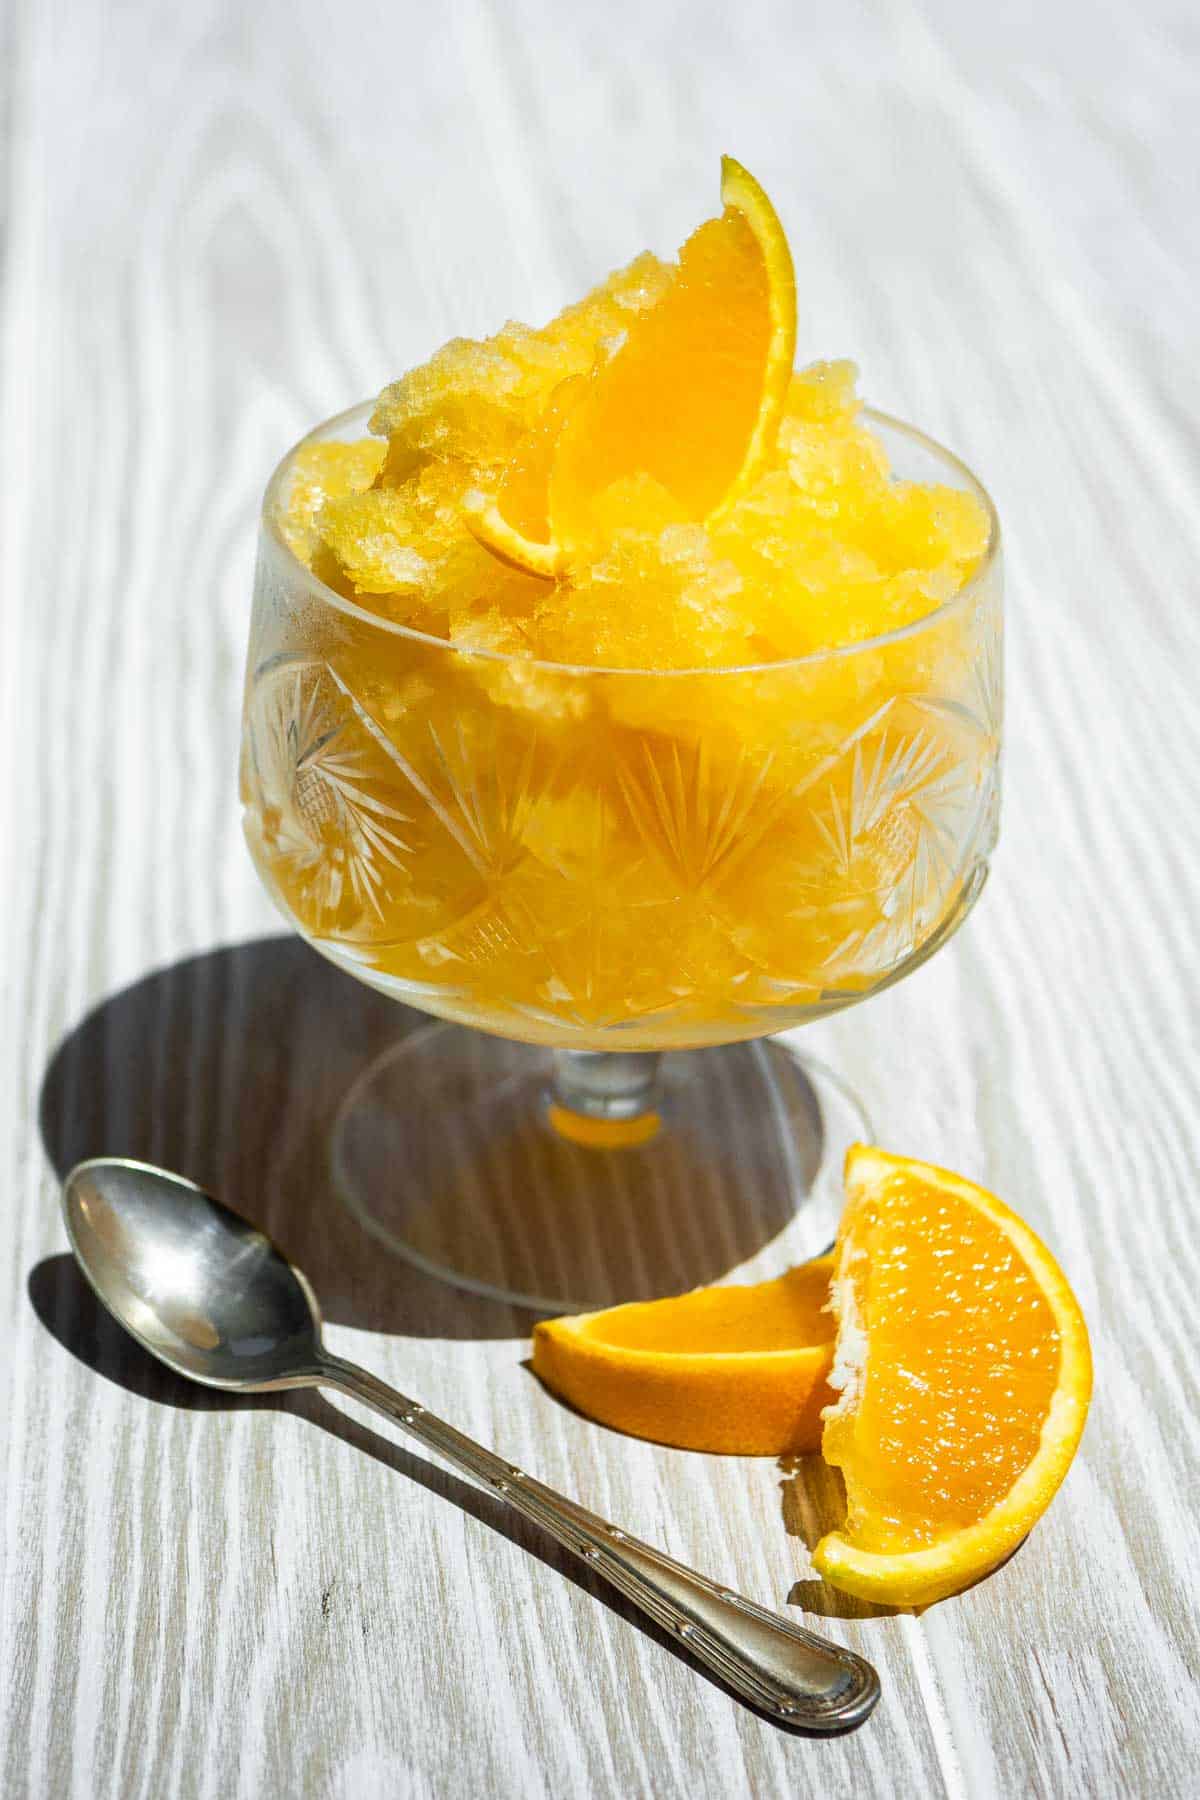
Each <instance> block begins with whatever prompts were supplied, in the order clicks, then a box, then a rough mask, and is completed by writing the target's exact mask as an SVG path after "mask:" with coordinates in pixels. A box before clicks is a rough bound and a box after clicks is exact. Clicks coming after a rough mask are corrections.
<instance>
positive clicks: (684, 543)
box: [289, 158, 989, 669]
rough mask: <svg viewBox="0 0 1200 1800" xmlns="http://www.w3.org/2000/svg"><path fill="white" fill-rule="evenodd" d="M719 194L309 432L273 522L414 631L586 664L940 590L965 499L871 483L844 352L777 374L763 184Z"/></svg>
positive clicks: (829, 643)
mask: <svg viewBox="0 0 1200 1800" xmlns="http://www.w3.org/2000/svg"><path fill="white" fill-rule="evenodd" d="M722 193H723V197H724V198H725V201H726V205H725V210H724V212H723V213H722V214H721V215H720V216H719V217H718V218H716V219H712V220H710V221H708V222H707V223H706V224H704V225H702V226H700V228H699V229H698V230H697V231H696V232H695V233H694V234H693V235H692V237H691V238H690V239H689V240H688V242H687V243H686V244H685V245H684V247H683V249H682V251H681V252H680V257H679V261H678V263H677V264H675V265H669V264H665V263H662V262H660V261H659V260H658V259H657V258H655V257H653V256H650V255H644V256H641V257H639V258H638V259H637V260H636V261H635V262H633V263H631V264H630V265H629V267H628V268H627V269H624V270H622V271H620V272H619V273H617V274H616V275H613V276H611V277H610V278H609V280H608V281H606V282H604V283H602V284H601V286H600V287H598V288H597V289H596V290H595V292H594V293H592V294H590V295H589V296H588V297H587V299H585V300H583V301H581V302H580V303H579V304H577V305H575V306H571V307H568V308H567V309H566V311H565V312H562V313H560V314H559V316H558V317H557V318H556V319H554V320H552V321H551V323H550V324H549V325H547V326H545V327H544V328H543V329H541V330H540V331H535V330H532V329H530V328H529V327H528V326H525V325H518V324H509V325H506V326H505V327H504V329H503V330H502V331H500V332H498V333H497V334H496V336H495V337H493V338H489V339H487V340H485V341H483V342H473V341H470V340H467V339H455V340H453V341H452V342H451V343H449V344H447V345H446V346H445V347H444V348H443V349H442V350H439V351H438V352H437V354H436V355H435V356H434V357H432V358H431V360H430V361H429V362H428V363H426V364H424V365H423V366H422V367H420V368H417V369H414V370H411V371H410V372H409V373H408V374H407V375H405V376H403V377H402V378H401V379H400V380H399V381H397V382H395V383H394V384H393V385H392V386H391V387H389V388H387V389H385V391H384V393H383V394H382V395H381V397H380V399H379V402H378V404H377V406H376V408H375V412H374V415H373V417H372V420H371V428H372V430H373V431H374V432H376V433H377V434H379V435H380V436H381V437H383V438H386V440H387V444H386V451H382V450H380V451H376V452H375V453H374V455H373V456H372V454H371V453H370V452H368V451H367V450H365V449H364V448H363V447H362V446H359V445H344V444H338V443H317V444H311V445H309V446H308V448H307V449H306V451H305V453H304V461H303V464H302V466H300V467H298V469H297V472H296V476H295V478H294V484H293V489H292V493H291V497H290V506H289V532H290V541H291V542H292V545H293V548H295V549H296V551H297V553H298V554H299V555H301V556H303V557H304V558H305V560H307V561H309V562H310V563H312V565H313V567H314V568H315V569H316V570H317V572H318V573H319V574H320V575H321V576H322V577H323V578H324V579H325V580H326V581H328V582H330V583H331V585H333V586H335V587H337V588H338V589H339V590H340V591H341V592H343V593H344V594H346V595H348V596H352V597H354V598H356V599H358V600H361V601H362V603H363V604H364V605H366V606H368V607H369V608H371V609H372V610H374V611H378V612H380V613H382V614H385V615H386V616H387V617H389V618H392V619H395V620H397V621H398V622H401V623H403V624H407V625H411V626H414V627H416V628H418V629H420V630H422V631H427V632H431V633H432V634H434V635H437V636H442V637H446V638H448V639H450V640H451V641H452V642H456V643H462V644H469V645H471V646H473V647H475V648H492V649H497V650H502V651H512V652H517V653H521V654H526V655H532V656H537V657H541V658H544V659H546V660H548V661H558V662H571V663H583V664H591V665H599V666H607V667H626V668H629V667H639V668H651V669H659V668H661V669H671V668H686V667H697V668H700V667H718V666H721V665H727V664H731V663H732V664H738V663H748V662H768V661H773V660H777V659H782V658H788V657H795V656H802V655H806V654H808V653H810V652H813V651H818V650H823V649H827V648H830V647H833V646H838V645H843V644H852V643H856V642H860V641H861V640H863V639H865V638H868V637H872V636H875V635H878V634H881V633H883V632H886V631H889V630H891V629H892V628H894V627H896V626H899V625H904V624H907V623H908V622H910V621H911V620H914V619H917V618H919V617H921V616H922V614H924V613H927V612H929V611H931V610H932V609H934V608H935V607H937V606H939V605H940V604H941V603H942V602H943V601H945V600H947V599H948V598H950V597H951V596H952V595H953V594H954V593H955V592H956V591H957V590H958V589H959V588H960V587H961V586H962V584H963V582H964V581H965V580H966V579H967V578H968V577H969V576H970V574H971V572H972V570H973V569H974V568H975V566H976V565H977V563H978V562H979V560H980V558H981V556H982V555H983V552H984V550H985V548H986V545H987V541H988V530H989V526H988V520H987V517H986V515H985V513H984V510H983V508H982V506H981V505H980V504H979V502H978V500H977V499H976V498H975V497H974V495H972V494H970V493H968V492H966V491H964V490H961V489H956V488H950V487H946V486H940V485H921V484H915V483H912V482H899V481H895V480H893V479H892V477H891V476H890V474H889V470H888V463H887V457H886V454H885V452H884V449H883V446H882V444H881V443H880V441H879V438H878V437H877V436H876V435H875V433H874V432H873V431H872V430H871V427H870V425H869V423H867V422H866V421H865V420H864V419H863V417H862V414H861V410H860V404H859V400H858V396H857V393H856V389H855V372H854V369H853V366H852V365H851V364H849V363H846V362H835V363H817V364H814V365H813V366H812V367H810V368H808V369H805V370H803V371H802V372H800V373H799V374H796V375H791V362H792V350H793V345H794V341H795V294H794V287H793V283H792V270H791V259H790V256H789V254H788V250H787V242H786V239H785V237H784V235H783V231H782V228H781V227H780V226H779V222H778V219H777V218H776V217H775V214H774V211H773V209H772V208H771V205H770V202H769V201H768V200H767V198H766V196H765V195H764V194H763V193H762V190H761V189H760V188H759V187H758V184H757V183H756V182H754V181H753V179H752V177H750V176H749V175H747V174H746V172H745V171H744V170H742V169H741V168H740V167H739V165H737V164H736V163H733V162H732V160H731V159H728V158H727V159H726V164H725V179H724V182H723V187H722Z"/></svg>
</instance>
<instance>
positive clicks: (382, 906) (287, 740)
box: [243, 658, 412, 939]
mask: <svg viewBox="0 0 1200 1800" xmlns="http://www.w3.org/2000/svg"><path fill="white" fill-rule="evenodd" d="M243 786H244V793H245V799H246V805H247V830H248V832H249V833H250V834H251V835H252V838H254V839H256V840H257V841H258V843H259V844H260V845H261V848H262V852H263V857H264V860H265V861H266V862H267V863H268V866H269V867H270V868H271V869H272V871H273V873H274V876H275V880H276V882H277V884H278V887H279V889H280V891H281V897H282V898H283V899H284V901H285V903H286V904H287V906H288V907H289V908H290V909H291V910H293V911H294V912H295V913H296V914H297V916H298V917H299V919H300V920H301V921H302V922H303V924H304V925H305V927H306V929H307V930H309V931H311V932H312V933H314V934H315V935H317V936H325V935H327V934H334V935H338V936H342V937H346V938H349V939H356V938H363V937H366V938H370V937H374V936H386V935H387V934H388V932H389V930H390V926H389V909H390V906H391V903H392V900H393V896H394V891H395V889H396V887H397V885H401V884H403V881H404V879H405V869H406V859H407V858H408V856H409V854H410V852H411V849H412V843H411V840H410V836H409V828H410V825H411V822H412V821H411V813H410V812H409V811H407V810H406V809H405V808H404V807H403V806H402V805H401V804H400V800H401V798H402V796H401V794H400V792H399V790H398V788H397V784H396V783H395V782H394V781H393V780H391V779H390V772H389V770H388V768H387V765H386V761H385V760H384V759H382V758H381V757H380V755H379V752H378V748H377V746H376V745H375V744H374V743H373V742H372V741H371V739H370V738H369V737H368V736H367V735H366V734H364V732H363V731H362V729H361V727H360V726H359V724H358V721H357V720H356V719H355V717H354V714H353V712H352V710H351V709H350V708H349V707H348V706H347V705H346V704H345V700H344V697H343V696H342V695H341V694H340V693H339V691H338V688H337V684H336V682H335V681H334V679H333V677H332V675H331V673H330V671H329V669H328V668H327V667H326V666H325V665H324V664H323V663H317V662H310V661H307V660H299V659H291V658H286V659H283V660H281V661H280V662H278V663H276V664H275V665H274V666H273V667H271V668H269V669H267V670H265V671H264V672H263V673H262V674H261V675H260V676H259V679H258V680H257V682H256V683H255V686H254V692H253V696H252V700H251V703H250V706H249V710H248V714H247V726H246V739H245V749H244V761H243Z"/></svg>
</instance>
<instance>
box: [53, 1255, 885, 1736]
mask: <svg viewBox="0 0 1200 1800" xmlns="http://www.w3.org/2000/svg"><path fill="white" fill-rule="evenodd" d="M26 1287H27V1292H28V1295H29V1300H30V1304H31V1305H32V1307H33V1310H34V1312H35V1313H36V1314H37V1316H38V1319H39V1320H40V1321H41V1323H42V1325H43V1326H44V1327H45V1329H46V1330H47V1331H48V1332H49V1333H50V1335H51V1337H53V1338H54V1339H55V1340H56V1341H57V1342H58V1343H59V1344H61V1345H62V1347H63V1349H64V1350H66V1351H67V1352H68V1353H69V1354H70V1355H71V1356H73V1357H74V1358H75V1359H76V1361H78V1362H80V1363H82V1364H83V1365H84V1367H85V1368H88V1369H90V1370H91V1371H92V1373H93V1374H96V1375H99V1376H100V1377H101V1378H102V1379H104V1380H106V1381H110V1382H112V1383H113V1384H114V1386H116V1387H120V1388H123V1389H124V1390H125V1392H126V1393H128V1394H132V1395H134V1396H136V1398H138V1399H139V1400H148V1401H150V1402H152V1403H153V1404H155V1405H158V1406H173V1407H178V1408H180V1409H182V1410H184V1411H188V1412H209V1413H214V1412H225V1411H232V1410H239V1411H240V1410H249V1411H255V1412H282V1413H291V1414H293V1415H295V1416H297V1417H300V1418H303V1419H306V1420H307V1421H308V1422H309V1423H310V1424H312V1425H316V1426H317V1427H318V1428H319V1429H320V1430H322V1431H325V1432H328V1433H329V1435H330V1436H331V1437H333V1438H336V1439H337V1440H338V1441H339V1442H341V1443H344V1444H348V1445H349V1446H350V1447H351V1448H352V1449H354V1450H358V1451H361V1452H362V1453H363V1454H364V1455H366V1456H369V1457H371V1458H372V1460H373V1461H375V1462H378V1463H381V1464H382V1465H383V1466H384V1467H385V1468H388V1469H391V1470H393V1471H394V1472H395V1473H396V1474H398V1475H405V1476H407V1477H408V1479H409V1480H411V1481H415V1482H416V1483H417V1485H418V1486H419V1487H421V1488H423V1489H424V1490H425V1491H426V1492H427V1493H430V1494H434V1495H436V1496H437V1498H438V1499H439V1500H445V1501H447V1502H448V1503H449V1504H450V1505H452V1506H457V1507H459V1508H460V1510H461V1511H462V1512H464V1513H465V1514H466V1515H467V1517H468V1518H471V1519H475V1520H478V1522H479V1523H480V1524H482V1525H486V1526H487V1527H488V1528H489V1529H490V1530H492V1531H494V1532H496V1533H497V1534H498V1536H500V1537H502V1538H505V1539H506V1540H507V1541H508V1542H509V1543H511V1544H515V1545H517V1546H518V1548H520V1549H521V1550H524V1551H527V1552H528V1554H529V1555H530V1556H532V1557H535V1558H536V1559H537V1561H538V1562H539V1563H542V1564H543V1565H544V1566H545V1567H546V1568H548V1569H553V1570H554V1572H555V1573H556V1574H558V1575H561V1576H562V1577H563V1578H564V1579H565V1580H566V1581H569V1582H570V1583H571V1584H572V1586H573V1587H576V1588H578V1589H580V1590H581V1591H582V1592H583V1593H586V1594H588V1595H590V1596H591V1598H592V1599H594V1600H597V1601H599V1602H600V1603H601V1604H602V1605H604V1606H605V1607H607V1608H608V1610H609V1612H611V1613H614V1614H615V1615H616V1616H617V1617H618V1618H620V1619H623V1620H624V1621H625V1623H626V1624H628V1625H632V1626H634V1627H635V1628H636V1629H637V1630H638V1631H640V1632H642V1633H643V1635H644V1636H646V1637H647V1638H649V1639H650V1640H651V1641H652V1642H653V1643H655V1644H657V1645H658V1646H659V1648H660V1649H663V1650H666V1651H668V1652H669V1653H670V1655H672V1656H673V1657H675V1658H676V1659H677V1660H678V1661H679V1662H682V1663H684V1664H685V1665H686V1666H687V1667H688V1668H689V1669H690V1670H692V1672H693V1673H694V1674H696V1675H698V1676H700V1677H702V1678H703V1680H704V1681H706V1682H707V1683H708V1685H709V1686H710V1687H712V1688H715V1689H716V1691H717V1692H718V1693H721V1694H724V1695H726V1696H727V1697H728V1698H729V1699H731V1700H734V1701H736V1702H737V1704H738V1705H739V1706H742V1707H745V1709H746V1711H748V1712H751V1713H754V1714H755V1715H756V1717H758V1718H760V1719H762V1720H763V1722H764V1723H765V1724H768V1725H771V1726H773V1727H774V1728H775V1729H776V1730H777V1731H781V1732H783V1733H785V1734H786V1735H788V1736H791V1737H803V1738H808V1739H812V1740H815V1741H818V1742H819V1741H820V1739H821V1737H822V1736H825V1737H830V1736H839V1735H843V1734H841V1733H832V1734H831V1733H828V1732H826V1733H819V1732H810V1731H807V1730H805V1729H804V1727H802V1726H798V1725H793V1724H790V1723H788V1722H787V1721H785V1720H782V1719H779V1718H776V1717H775V1716H774V1715H772V1714H770V1713H767V1712H763V1711H760V1709H759V1708H757V1707H754V1706H751V1705H750V1704H749V1703H748V1702H747V1701H745V1700H744V1699H743V1698H742V1696H741V1695H740V1694H736V1693H734V1691H733V1690H732V1689H730V1688H728V1687H726V1685H725V1684H724V1682H722V1681H721V1680H719V1679H718V1677H716V1676H715V1675H714V1674H713V1673H712V1672H711V1671H710V1670H709V1669H708V1668H706V1667H705V1665H704V1664H703V1663H700V1662H697V1661H696V1660H695V1659H694V1658H693V1657H692V1656H690V1655H689V1654H688V1653H687V1651H686V1650H685V1649H684V1648H683V1646H682V1645H681V1644H679V1643H678V1641H677V1640H676V1639H675V1638H674V1637H672V1636H671V1635H670V1634H669V1633H668V1632H666V1631H663V1630H662V1629H661V1628H660V1627H659V1626H657V1625H656V1624H655V1623H654V1621H653V1620H651V1619H648V1618H647V1617H646V1615H645V1614H644V1613H643V1612H641V1610H640V1609H639V1608H637V1607H634V1606H632V1605H631V1604H630V1603H629V1602H628V1601H626V1600H625V1598H624V1597H623V1596H622V1595H621V1594H620V1593H618V1592H617V1591H616V1589H614V1588H611V1587H610V1586H609V1585H608V1584H607V1583H606V1582H604V1581H602V1580H600V1579H599V1578H598V1577H596V1576H594V1575H592V1574H591V1573H590V1571H589V1570H588V1569H587V1568H586V1566H585V1565H584V1564H583V1563H581V1562H579V1561H578V1560H577V1559H576V1558H575V1557H573V1556H571V1555H570V1554H569V1552H567V1551H565V1550H563V1549H561V1548H560V1547H559V1546H558V1545H557V1544H555V1543H554V1542H553V1540H551V1539H549V1538H546V1537H545V1536H543V1534H542V1533H541V1532H539V1531H538V1530H537V1527H536V1526H534V1525H533V1524H531V1523H530V1522H529V1521H528V1520H526V1519H525V1518H523V1517H522V1515H521V1514H520V1513H517V1512H514V1511H513V1510H512V1509H511V1508H510V1507H508V1506H506V1505H505V1503H504V1502H503V1501H502V1500H501V1499H499V1498H498V1496H496V1495H494V1494H490V1493H488V1492H487V1491H486V1490H484V1489H482V1488H476V1487H473V1486H472V1485H471V1483H470V1482H467V1481H463V1480H462V1479H461V1477H459V1476H457V1475H453V1474H451V1473H450V1472H449V1470H446V1469H443V1468H441V1467H440V1466H439V1465H438V1464H436V1463H433V1462H429V1461H426V1459H425V1458H424V1457H422V1456H418V1455H416V1454H415V1453H413V1452H412V1451H409V1450H407V1449H405V1448H404V1447H403V1446H402V1445H400V1444H396V1443H393V1442H392V1441H391V1440H390V1439H388V1438H385V1437H383V1436H381V1435H380V1434H379V1433H378V1432H376V1431H372V1430H371V1429H370V1428H369V1427H367V1426H365V1425H363V1424H360V1423H359V1421H358V1420H357V1419H354V1418H351V1417H350V1416H349V1414H347V1413H344V1412H342V1411H341V1410H340V1408H338V1407H336V1406H333V1405H332V1404H331V1403H330V1402H329V1401H328V1400H327V1399H326V1398H325V1397H324V1395H323V1394H322V1393H320V1392H319V1391H318V1390H317V1389H315V1388H302V1389H292V1390H287V1391H284V1392H281V1393H268V1394H239V1395H233V1394H227V1393H223V1392H221V1391H220V1390H219V1389H216V1388H206V1387H202V1386H201V1385H200V1384H199V1383H197V1382H191V1381H186V1380H185V1379H184V1378H183V1377H182V1376H179V1375H176V1374H174V1373H173V1372H172V1371H171V1370H170V1369H168V1368H166V1367H165V1366H164V1365H163V1364H162V1363H160V1362H158V1361H157V1359H156V1358H155V1357H153V1356H151V1355H150V1354H149V1352H148V1351H145V1350H143V1349H142V1348H141V1346H140V1345H139V1344H138V1343H137V1342H136V1341H135V1340H134V1339H133V1338H131V1337H130V1336H129V1335H128V1333H127V1332H126V1331H124V1330H123V1329H122V1327H121V1326H120V1325H118V1324H117V1322H116V1320H115V1319H114V1318H113V1317H112V1316H111V1314H110V1313H109V1312H108V1311H107V1310H106V1309H105V1308H104V1307H103V1306H102V1305H101V1303H100V1301H99V1300H98V1299H97V1298H96V1296H95V1294H94V1293H93V1292H92V1290H91V1288H90V1287H89V1286H88V1284H87V1282H86V1281H85V1280H84V1278H83V1276H82V1274H81V1273H80V1270H79V1267H78V1265H77V1264H76V1262H75V1259H74V1257H73V1256H70V1255H67V1254H60V1255H58V1256H49V1257H46V1258H44V1259H43V1261H41V1262H40V1263H37V1264H36V1265H35V1266H34V1268H33V1269H32V1270H31V1271H30V1273H29V1277H28V1281H27V1283H26ZM856 1729H857V1726H853V1725H851V1726H848V1727H847V1730H856Z"/></svg>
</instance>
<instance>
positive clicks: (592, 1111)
mask: <svg viewBox="0 0 1200 1800" xmlns="http://www.w3.org/2000/svg"><path fill="white" fill-rule="evenodd" d="M660 1061H661V1057H660V1055H659V1053H658V1051H657V1050H649V1051H647V1050H557V1051H555V1054H554V1088H553V1095H552V1099H553V1103H554V1105H556V1106H560V1107H562V1108H563V1110H564V1111H566V1112H568V1113H576V1114H580V1115H582V1116H583V1117H584V1118H588V1119H610V1120H613V1121H617V1120H628V1119H641V1118H645V1117H646V1116H647V1115H649V1114H656V1113H657V1111H658V1070H659V1063H660Z"/></svg>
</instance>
